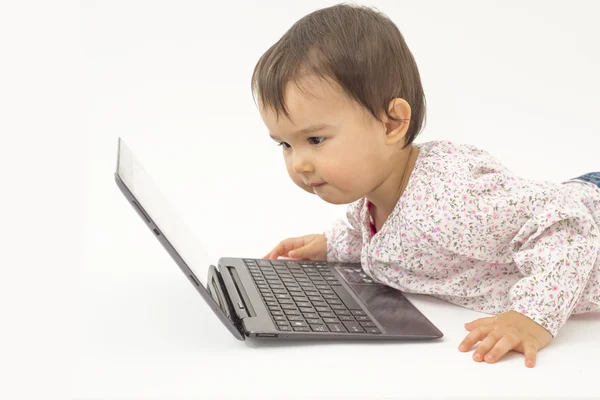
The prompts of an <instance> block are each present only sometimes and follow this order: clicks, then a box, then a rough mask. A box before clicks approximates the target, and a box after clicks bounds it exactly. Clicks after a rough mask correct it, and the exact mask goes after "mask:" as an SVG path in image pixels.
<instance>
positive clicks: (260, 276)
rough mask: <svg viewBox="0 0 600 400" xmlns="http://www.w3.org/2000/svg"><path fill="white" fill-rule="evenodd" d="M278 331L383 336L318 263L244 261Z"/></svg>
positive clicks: (336, 280)
mask: <svg viewBox="0 0 600 400" xmlns="http://www.w3.org/2000/svg"><path fill="white" fill-rule="evenodd" d="M244 262H245V263H246V266H247V267H248V269H249V270H250V274H251V275H252V278H253V279H254V282H255V283H256V286H257V288H258V290H259V292H260V294H261V296H262V298H263V301H264V302H265V305H266V307H267V309H268V310H269V313H270V314H271V318H272V319H273V322H274V323H275V325H276V326H277V329H278V330H279V331H282V332H285V331H294V332H343V333H370V334H381V331H380V330H379V329H378V328H377V325H376V324H375V323H374V322H373V321H372V320H371V319H370V318H369V316H368V315H367V314H366V313H365V312H364V310H363V308H362V307H361V306H360V305H359V304H358V303H357V302H356V300H354V298H353V297H352V296H351V295H350V293H349V292H348V290H346V288H344V287H343V286H342V284H341V283H340V282H339V280H338V278H337V277H336V276H335V275H334V274H333V272H331V270H330V269H329V268H328V267H326V266H324V265H322V263H319V262H317V261H288V260H244Z"/></svg>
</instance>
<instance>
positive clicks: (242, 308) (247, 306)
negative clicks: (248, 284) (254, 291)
mask: <svg viewBox="0 0 600 400" xmlns="http://www.w3.org/2000/svg"><path fill="white" fill-rule="evenodd" d="M225 268H226V270H227V272H228V273H229V276H231V279H232V281H233V285H234V289H235V295H236V297H237V299H234V298H233V294H230V296H231V299H232V302H233V308H234V309H235V311H236V312H237V313H238V315H239V317H240V318H247V317H256V312H255V311H254V307H252V303H251V302H250V298H249V297H248V294H246V291H245V290H244V286H243V284H242V280H241V279H240V277H239V275H238V273H237V271H236V269H235V268H234V267H225Z"/></svg>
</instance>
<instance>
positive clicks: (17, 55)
mask: <svg viewBox="0 0 600 400" xmlns="http://www.w3.org/2000/svg"><path fill="white" fill-rule="evenodd" d="M19 4H20V3H18V2H4V3H3V4H2V6H1V8H2V9H1V10H0V33H2V37H3V41H2V53H1V54H2V55H1V57H2V63H1V64H0V65H1V67H0V69H1V71H2V74H0V87H1V88H2V90H1V91H0V106H1V108H0V109H1V110H2V111H1V113H2V114H1V116H0V125H1V126H0V128H1V129H0V132H1V134H2V139H3V143H2V146H0V153H1V154H0V155H1V157H0V163H1V166H2V171H3V175H2V179H3V185H4V186H3V188H4V189H5V192H4V193H5V195H4V196H3V203H2V205H3V207H2V210H3V211H4V212H3V215H2V228H3V229H2V238H3V239H4V240H3V243H4V244H5V246H4V247H3V251H2V252H1V253H2V254H1V257H2V260H1V265H2V267H3V269H2V279H1V280H0V281H1V285H2V288H1V289H2V290H1V291H0V296H2V298H1V300H2V301H1V302H0V304H1V305H0V307H1V309H0V311H1V315H2V318H3V319H2V330H0V343H2V348H1V349H0V350H1V352H0V354H1V357H0V359H1V361H0V366H1V370H0V372H1V373H2V375H1V383H0V397H1V398H11V399H15V398H44V399H48V398H60V399H64V398H68V397H70V395H72V397H73V398H106V399H142V398H168V399H177V398H203V399H211V398H219V397H233V398H240V397H245V398H290V397H293V396H294V395H295V396H297V397H300V398H301V397H308V396H309V395H315V397H316V396H317V394H318V395H320V396H323V397H326V396H339V397H343V398H352V397H359V398H367V397H371V398H373V397H377V396H381V397H383V396H388V397H417V396H428V397H442V396H444V397H451V396H456V397H475V398H481V397H488V396H508V395H514V396H519V397H534V396H535V397H544V398H548V397H551V396H557V397H558V396H563V397H569V398H574V397H578V396H586V395H587V396H588V397H591V396H594V395H595V396H596V397H598V395H600V390H598V386H597V376H598V372H599V371H600V368H599V367H598V360H599V359H600V357H599V355H600V350H599V346H600V342H599V338H600V326H599V324H600V323H599V319H598V317H597V316H586V317H583V316H582V317H578V318H574V319H572V320H570V321H569V322H568V323H567V324H566V326H565V327H564V328H563V329H562V330H561V332H560V334H559V336H558V337H557V339H556V340H555V341H554V342H553V343H551V345H550V346H549V347H548V348H546V349H544V350H543V351H542V352H541V353H540V355H539V358H538V365H537V367H536V368H534V369H526V368H525V367H524V365H523V358H522V356H521V355H516V354H515V355H511V356H510V357H508V358H507V359H506V360H503V361H502V362H500V363H498V364H496V365H487V364H478V363H475V362H474V361H472V360H471V358H470V353H469V354H462V353H460V352H458V350H456V347H457V346H458V344H459V343H460V340H462V338H463V337H464V335H465V331H464V330H463V328H462V325H463V323H464V322H466V321H469V320H471V319H473V318H475V317H477V314H475V313H473V312H470V311H467V310H463V309H460V308H457V307H455V306H451V305H449V304H443V303H441V302H438V301H435V300H433V299H428V298H425V297H421V296H416V297H414V296H411V299H413V300H414V301H415V303H416V305H417V306H418V307H419V308H420V309H421V310H422V311H423V312H424V313H425V314H426V315H427V316H428V317H429V318H431V319H432V321H434V322H435V323H436V324H437V325H438V326H439V327H440V329H441V330H442V331H443V332H444V333H445V334H446V336H445V338H444V339H443V340H442V341H440V342H436V343H419V344H417V343H402V344H399V343H387V344H381V343H377V344H329V345H324V344H302V345H300V344H294V345H289V344H288V345H286V344H274V345H263V346H259V345H248V344H246V343H240V342H237V341H235V340H234V339H233V338H232V337H231V336H230V335H229V334H228V333H227V331H226V330H225V328H223V327H222V326H220V325H219V322H218V321H217V319H216V318H215V317H214V316H213V315H211V313H210V311H209V310H208V309H207V307H206V306H205V305H204V304H203V303H202V302H201V299H200V297H199V296H198V295H197V294H196V292H195V291H194V289H193V288H192V287H191V286H190V284H189V283H188V282H187V280H186V278H185V277H184V276H183V274H181V272H180V271H179V270H178V269H177V267H176V266H175V264H174V263H173V262H172V261H171V260H170V259H169V257H168V255H167V253H166V252H165V251H164V250H163V249H162V247H161V246H160V245H159V243H158V241H157V240H156V239H155V238H154V237H153V236H152V234H151V232H149V231H148V230H147V228H145V227H144V226H143V224H142V222H141V220H140V219H139V217H138V216H137V215H135V213H134V211H133V209H132V208H131V207H130V206H129V205H128V204H127V203H126V202H125V200H124V199H123V198H122V195H121V194H120V193H119V191H118V189H117V187H116V185H115V184H114V181H113V176H112V174H113V172H114V168H115V161H116V160H115V151H116V138H117V137H118V136H124V137H125V138H127V139H128V140H129V143H131V145H132V147H133V149H134V150H135V151H136V154H139V155H140V157H141V158H142V160H143V161H144V165H145V166H146V167H147V169H148V170H149V172H150V174H151V176H152V177H153V178H155V179H156V181H157V183H158V184H159V186H160V187H161V188H164V192H165V195H166V196H167V197H168V199H169V200H170V201H172V203H173V205H174V206H175V207H176V209H177V210H178V211H179V212H180V214H181V215H183V216H185V218H186V220H187V221H188V222H189V226H190V228H191V229H192V230H194V231H195V234H196V236H197V237H198V238H199V239H200V240H201V241H202V243H203V244H205V245H206V246H207V247H208V250H209V252H210V254H211V255H212V256H213V257H214V258H215V259H216V258H218V257H219V256H254V257H260V256H262V255H264V254H265V253H266V252H267V251H268V250H270V248H271V247H272V246H273V245H275V243H276V242H277V241H278V240H281V239H283V238H285V237H287V236H290V235H300V234H304V233H310V232H318V231H322V230H323V229H325V228H326V227H328V226H329V224H330V222H331V220H332V219H333V218H334V217H336V216H338V215H341V214H342V211H343V208H338V207H335V206H331V205H328V204H324V203H322V202H321V201H319V200H318V199H316V198H314V197H311V196H310V195H308V194H307V193H304V192H302V191H300V190H299V189H298V188H295V187H294V186H293V184H292V183H291V182H290V180H289V179H288V178H287V176H286V174H285V171H284V166H283V162H282V160H281V157H280V154H279V150H278V149H277V148H276V147H275V145H274V144H273V143H272V142H271V141H270V139H268V136H267V133H266V130H265V128H264V127H263V126H262V122H261V121H260V118H259V115H258V113H257V111H256V109H255V106H254V102H253V100H252V98H251V95H250V87H249V82H250V76H251V73H252V68H253V67H254V65H255V63H256V61H257V60H258V58H259V57H260V55H261V54H262V53H263V52H264V51H265V50H266V49H267V48H268V47H269V46H270V45H271V44H273V43H274V42H275V41H276V40H277V39H278V38H279V37H280V36H281V34H283V33H284V32H285V30H286V29H288V28H289V26H291V24H292V23H293V22H295V21H296V20H297V19H299V18H300V17H302V16H303V15H305V14H306V13H308V12H310V11H312V10H314V9H316V8H320V7H323V6H327V5H330V4H333V2H319V1H306V2H294V3H292V2H284V1H277V2H275V1H254V2H231V1H230V2H214V3H206V2H198V1H186V2H183V1H181V2H172V1H169V2H166V1H164V2H158V1H135V2H133V1H132V2H123V1H102V2H100V1H98V2H91V1H84V2H82V9H81V17H82V18H81V39H82V40H81V44H82V54H83V67H84V69H83V71H82V72H83V78H84V79H82V80H81V81H80V80H79V76H78V74H77V72H79V64H78V59H77V58H76V57H74V56H73V54H74V51H76V50H77V45H78V43H77V37H78V35H77V33H78V29H79V27H78V26H77V16H78V15H77V10H76V9H69V8H68V7H62V6H60V5H59V4H58V3H56V2H52V3H47V2H42V3H41V4H39V5H36V6H30V5H29V3H27V5H25V3H23V4H24V5H23V7H26V9H23V10H17V9H16V7H17V5H19ZM370 4H373V5H376V6H377V7H379V8H380V9H381V10H382V11H384V12H385V13H386V14H388V15H389V16H390V17H391V18H392V19H393V20H394V21H395V22H396V23H397V25H398V26H399V28H400V30H401V31H402V32H403V34H404V36H405V39H406V41H407V43H408V45H409V47H410V48H411V50H412V52H413V54H414V55H415V58H416V60H417V64H418V66H419V68H420V72H421V77H422V80H423V84H424V87H425V91H426V96H427V103H428V110H427V111H428V120H427V125H426V127H425V130H424V132H423V133H422V134H421V136H420V137H419V139H418V140H419V141H427V140H436V139H449V140H455V141H461V142H467V143H472V144H474V145H478V146H481V147H483V148H486V149H488V150H490V151H491V152H492V153H494V154H495V155H496V156H497V157H498V158H499V159H501V160H503V161H504V162H505V163H506V164H507V166H509V167H510V168H512V169H513V170H514V171H515V172H516V173H519V174H520V175H522V176H525V177H529V178H533V179H548V180H557V181H559V180H564V179H568V178H571V177H573V176H577V175H580V174H583V173H585V172H589V171H594V170H595V171H597V170H598V169H599V168H598V167H599V166H598V149H599V148H600V143H599V141H600V139H599V135H598V133H599V132H600V123H599V122H598V119H597V114H598V109H599V107H600V100H599V96H598V93H600V75H598V72H597V71H598V70H600V51H599V48H598V44H597V43H598V38H599V37H600V27H599V25H598V24H597V16H598V14H599V11H600V10H599V3H598V2H596V1H592V0H590V1H577V2H572V3H569V4H568V5H565V3H564V2H559V1H504V2H479V1H468V2H467V1H453V2H442V1H439V2H438V1H427V2H409V1H375V0H374V1H373V2H372V3H370ZM80 116H81V119H82V120H81V119H80V118H79V117H80ZM84 138H85V147H84V148H83V150H81V151H80V152H78V151H77V149H78V148H81V147H82V146H81V144H82V143H81V142H82V141H83V140H84ZM79 188H82V189H83V190H84V196H85V197H84V204H83V206H84V209H83V210H82V203H81V192H80V191H79V190H78V189H79ZM82 211H83V214H82ZM81 215H83V216H84V221H83V222H84V225H83V230H82V224H81V220H80V219H79V217H80V216H81ZM82 256H83V257H82ZM73 308H75V310H76V315H75V317H76V318H75V321H74V322H75V323H71V322H72V321H71V320H70V319H67V317H66V316H67V314H68V313H69V312H70V311H71V310H72V309H73ZM72 353H73V354H72ZM72 355H74V356H75V357H74V359H72V357H71V356H72ZM333 355H335V357H334V358H335V359H334V360H332V359H331V358H328V357H327V356H333ZM320 356H323V357H322V358H318V357H320ZM321 360H322V361H321ZM358 361H360V363H359V362H358ZM282 364H283V365H282ZM266 377H268V378H271V379H270V381H269V382H266ZM292 377H293V378H292ZM558 383H560V385H558ZM288 384H291V385H290V386H288ZM286 387H287V390H286V389H285V388H286Z"/></svg>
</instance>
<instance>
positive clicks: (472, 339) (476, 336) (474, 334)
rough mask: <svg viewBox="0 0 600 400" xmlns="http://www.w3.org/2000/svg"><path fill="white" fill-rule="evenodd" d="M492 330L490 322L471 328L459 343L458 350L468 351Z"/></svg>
mask: <svg viewBox="0 0 600 400" xmlns="http://www.w3.org/2000/svg"><path fill="white" fill-rule="evenodd" d="M493 330H494V327H493V326H492V324H488V325H482V326H480V327H479V328H475V329H473V330H472V331H471V332H470V333H469V334H468V335H467V337H465V338H464V340H463V341H462V342H461V343H460V345H459V346H458V350H460V351H469V350H471V348H472V347H473V346H475V344H476V343H477V342H479V341H481V340H483V339H484V338H485V337H486V336H487V335H488V334H489V333H490V332H491V331H493Z"/></svg>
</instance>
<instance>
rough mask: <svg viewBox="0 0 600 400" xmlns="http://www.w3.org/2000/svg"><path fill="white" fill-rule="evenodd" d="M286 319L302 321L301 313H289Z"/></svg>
mask: <svg viewBox="0 0 600 400" xmlns="http://www.w3.org/2000/svg"><path fill="white" fill-rule="evenodd" d="M288 319H289V320H290V321H304V317H302V316H301V315H290V316H289V317H288Z"/></svg>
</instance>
